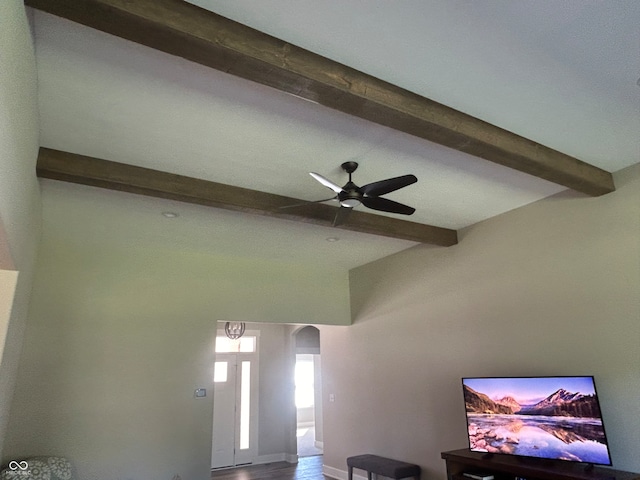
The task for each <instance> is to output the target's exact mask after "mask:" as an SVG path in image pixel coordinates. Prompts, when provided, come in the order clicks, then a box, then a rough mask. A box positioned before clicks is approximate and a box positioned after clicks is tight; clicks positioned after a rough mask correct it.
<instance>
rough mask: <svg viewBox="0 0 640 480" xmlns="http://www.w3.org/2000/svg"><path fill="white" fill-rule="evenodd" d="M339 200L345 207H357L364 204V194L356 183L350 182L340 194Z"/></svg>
mask: <svg viewBox="0 0 640 480" xmlns="http://www.w3.org/2000/svg"><path fill="white" fill-rule="evenodd" d="M338 200H339V201H340V205H342V206H343V207H347V208H353V207H357V206H358V205H360V203H362V192H361V191H360V188H359V187H358V186H357V185H356V184H355V183H353V182H352V181H348V182H347V183H346V184H345V186H344V187H342V191H341V192H340V193H339V194H338Z"/></svg>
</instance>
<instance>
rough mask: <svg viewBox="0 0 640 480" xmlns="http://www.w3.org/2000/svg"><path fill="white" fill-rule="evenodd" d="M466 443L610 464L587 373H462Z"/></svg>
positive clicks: (473, 447) (485, 448) (477, 448)
mask: <svg viewBox="0 0 640 480" xmlns="http://www.w3.org/2000/svg"><path fill="white" fill-rule="evenodd" d="M462 386H463V390H464V404H465V410H466V414H467V430H468V433H469V435H468V436H469V448H470V449H471V450H472V451H475V452H488V453H499V454H507V455H520V456H525V457H539V458H546V459H553V460H568V461H572V462H584V463H592V464H598V465H611V457H610V455H609V447H608V445H607V438H606V436H605V432H604V425H603V422H602V414H601V413H600V403H599V401H598V395H597V394H596V387H595V382H594V380H593V377H590V376H585V377H520V378H505V377H501V378H463V379H462Z"/></svg>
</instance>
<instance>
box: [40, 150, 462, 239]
mask: <svg viewBox="0 0 640 480" xmlns="http://www.w3.org/2000/svg"><path fill="white" fill-rule="evenodd" d="M36 173H37V175H38V177H40V178H50V179H53V180H61V181H65V182H72V183H79V184H82V185H91V186H94V187H101V188H107V189H110V190H118V191H121V192H129V193H136V194H140V195H147V196H151V197H157V198H165V199H169V200H176V201H179V202H186V203H193V204H197V205H205V206H209V207H216V208H224V209H227V210H233V211H236V212H242V213H250V214H255V215H264V216H268V217H277V218H282V219H287V220H295V221H298V222H305V223H311V224H315V225H321V226H324V227H331V226H332V223H333V219H334V217H335V215H336V211H337V207H332V206H330V205H323V204H319V203H315V204H314V203H310V204H309V205H303V206H301V207H296V208H287V209H282V207H285V206H290V205H294V204H298V203H303V202H304V200H300V199H297V198H291V197H284V196H282V195H274V194H272V193H266V192H258V191H255V190H249V189H246V188H240V187H234V186H231V185H225V184H222V183H216V182H210V181H207V180H201V179H197V178H191V177H185V176H182V175H176V174H173V173H167V172H160V171H158V170H152V169H149V168H143V167H136V166H133V165H127V164H124V163H117V162H112V161H108V160H101V159H98V158H93V157H87V156H84V155H77V154H74V153H68V152H62V151H60V150H52V149H50V148H44V147H41V148H40V152H39V154H38V163H37V166H36ZM335 228H339V229H342V230H351V231H354V232H361V233H369V234H372V235H380V236H385V237H391V238H398V239H402V240H409V241H412V242H419V243H427V244H432V245H439V246H450V245H455V244H456V243H458V235H457V232H456V231H455V230H449V229H446V228H440V227H434V226H431V225H424V224H421V223H415V222H408V221H405V220H399V219H397V218H392V217H387V216H383V215H372V214H370V213H364V212H359V211H353V212H351V214H350V215H349V217H348V218H347V220H346V222H345V223H344V224H342V225H339V226H337V227H335Z"/></svg>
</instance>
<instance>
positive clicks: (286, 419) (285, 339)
mask: <svg viewBox="0 0 640 480" xmlns="http://www.w3.org/2000/svg"><path fill="white" fill-rule="evenodd" d="M251 328H252V329H253V328H255V329H258V330H260V345H259V352H260V374H259V377H260V378H259V382H260V388H259V397H260V399H259V401H260V404H259V405H260V410H259V414H258V456H259V458H258V461H260V462H265V461H278V460H285V459H287V458H289V457H290V456H293V455H295V449H292V448H291V441H290V439H291V437H292V436H293V437H295V427H294V425H292V419H294V420H293V422H294V423H295V414H296V410H295V408H296V407H295V403H294V390H293V361H292V358H291V353H290V352H291V350H292V338H291V334H290V330H291V327H290V326H289V325H274V324H270V325H265V324H262V325H260V324H253V325H252V327H251Z"/></svg>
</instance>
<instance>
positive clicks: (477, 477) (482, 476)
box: [462, 472, 493, 480]
mask: <svg viewBox="0 0 640 480" xmlns="http://www.w3.org/2000/svg"><path fill="white" fill-rule="evenodd" d="M462 475H464V476H465V477H469V478H472V479H473V480H493V474H491V473H486V472H464V473H463V474H462Z"/></svg>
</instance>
